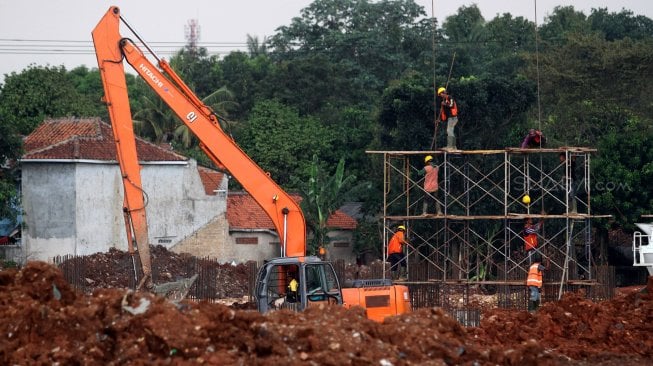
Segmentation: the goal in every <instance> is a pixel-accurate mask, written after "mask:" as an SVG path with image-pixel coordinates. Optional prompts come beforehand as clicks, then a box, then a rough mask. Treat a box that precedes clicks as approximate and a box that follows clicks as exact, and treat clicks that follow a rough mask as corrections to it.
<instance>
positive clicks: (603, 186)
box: [591, 119, 653, 230]
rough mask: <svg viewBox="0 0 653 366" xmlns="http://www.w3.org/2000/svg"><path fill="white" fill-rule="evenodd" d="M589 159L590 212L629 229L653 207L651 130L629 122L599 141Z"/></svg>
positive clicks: (652, 134)
mask: <svg viewBox="0 0 653 366" xmlns="http://www.w3.org/2000/svg"><path fill="white" fill-rule="evenodd" d="M598 148H599V155H598V156H597V157H596V158H595V159H593V160H592V180H591V181H592V187H591V188H592V211H594V212H601V213H603V214H611V215H613V219H614V222H616V223H617V224H619V225H620V226H623V227H625V228H626V229H630V230H632V229H633V228H634V226H633V223H635V222H639V221H640V218H641V215H642V214H648V213H650V210H651V207H652V206H653V195H652V192H653V128H652V127H651V126H650V125H648V126H645V125H643V124H642V123H641V121H637V120H635V119H630V120H629V121H628V122H627V123H625V125H624V128H623V129H622V130H620V131H610V132H608V133H606V134H605V135H604V136H603V137H602V138H601V140H600V141H599V146H598Z"/></svg>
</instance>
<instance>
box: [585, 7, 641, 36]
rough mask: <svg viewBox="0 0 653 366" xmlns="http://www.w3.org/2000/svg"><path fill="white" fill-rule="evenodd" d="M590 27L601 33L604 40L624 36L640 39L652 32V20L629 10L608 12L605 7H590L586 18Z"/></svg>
mask: <svg viewBox="0 0 653 366" xmlns="http://www.w3.org/2000/svg"><path fill="white" fill-rule="evenodd" d="M587 20H588V21H589V22H590V24H591V28H592V29H593V30H595V31H599V32H601V33H602V34H603V37H604V39H605V40H606V41H615V40H619V39H624V38H626V37H628V38H632V39H636V40H642V39H647V38H650V37H651V35H652V34H653V20H651V19H650V18H647V17H645V16H643V15H638V16H634V15H633V12H632V11H630V10H626V9H623V10H621V11H620V12H619V13H608V9H607V8H599V9H592V13H591V14H590V16H589V17H588V18H587Z"/></svg>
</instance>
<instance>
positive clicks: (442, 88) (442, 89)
mask: <svg viewBox="0 0 653 366" xmlns="http://www.w3.org/2000/svg"><path fill="white" fill-rule="evenodd" d="M445 90H447V89H445V88H444V87H442V86H441V87H439V88H438V95H440V94H442V92H443V91H445Z"/></svg>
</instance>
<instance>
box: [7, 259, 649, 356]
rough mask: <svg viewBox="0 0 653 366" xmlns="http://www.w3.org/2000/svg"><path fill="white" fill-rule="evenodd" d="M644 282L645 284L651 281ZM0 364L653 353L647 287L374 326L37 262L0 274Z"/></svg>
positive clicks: (320, 311)
mask: <svg viewBox="0 0 653 366" xmlns="http://www.w3.org/2000/svg"><path fill="white" fill-rule="evenodd" d="M648 287H649V290H650V291H651V292H653V282H651V283H649V286H648ZM0 304H2V306H0V318H1V319H3V320H4V321H3V322H2V323H0V339H1V341H0V363H1V364H21V365H25V364H59V365H71V364H106V365H115V364H135V365H145V364H147V365H164V364H165V365H169V364H174V365H191V364H193V365H195V364H209V365H218V364H219V365H250V364H252V365H268V364H288V365H294V364H319V365H342V364H354V365H444V364H450V365H494V364H501V365H529V364H531V365H535V364H538V365H589V364H596V365H617V364H619V365H634V364H640V365H641V364H647V363H651V361H652V360H653V351H652V350H653V347H651V339H650V335H651V334H653V324H652V323H651V319H653V301H652V299H651V295H648V294H642V293H639V292H634V293H631V294H629V295H626V296H621V297H618V298H616V299H614V300H611V301H607V302H602V303H592V302H590V301H588V300H585V299H584V298H582V297H581V296H578V295H568V296H566V297H565V298H564V299H563V300H562V301H560V302H557V303H550V304H545V305H544V306H543V307H541V308H540V310H539V311H538V312H537V313H535V314H529V313H527V312H515V311H512V312H507V311H502V310H498V309H492V310H489V311H487V312H486V313H484V314H483V320H482V322H481V326H480V327H478V328H464V327H462V326H461V325H460V324H459V323H457V322H456V321H455V320H454V319H452V318H451V317H449V316H448V315H446V314H445V313H444V312H443V311H442V310H441V309H439V308H431V309H420V310H418V311H415V312H413V313H410V314H405V315H402V316H398V317H393V318H389V319H387V320H386V321H385V322H384V323H382V324H379V323H375V322H373V321H370V320H368V319H366V318H365V315H364V311H363V310H362V309H360V308H358V309H353V310H345V309H344V308H342V307H335V306H333V307H314V308H310V309H308V310H307V311H305V312H303V313H293V312H289V311H286V310H282V311H277V312H272V313H269V314H266V315H262V314H259V313H257V312H255V311H251V310H238V309H235V308H231V307H228V306H225V305H221V304H215V303H207V302H191V301H184V302H182V303H180V304H173V303H171V302H169V301H167V300H165V299H163V298H159V297H155V296H153V295H150V294H146V293H133V292H131V291H129V290H125V289H118V288H110V289H97V290H95V291H94V292H93V293H92V294H91V295H88V294H84V293H82V292H79V291H76V290H74V289H73V288H72V287H71V286H70V285H68V283H66V281H65V280H64V278H63V276H62V273H61V271H60V270H59V269H58V268H56V267H54V266H51V265H49V264H46V263H43V262H30V263H28V264H27V265H26V266H25V267H24V268H22V269H21V270H16V269H11V270H5V271H2V272H0Z"/></svg>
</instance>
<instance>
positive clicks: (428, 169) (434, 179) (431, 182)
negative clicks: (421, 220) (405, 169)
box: [419, 155, 442, 215]
mask: <svg viewBox="0 0 653 366" xmlns="http://www.w3.org/2000/svg"><path fill="white" fill-rule="evenodd" d="M438 169H439V168H438V166H437V165H436V164H435V161H433V156H431V155H427V156H426V157H424V169H422V170H420V171H419V174H420V175H424V174H425V175H426V176H425V177H424V202H423V203H422V215H428V206H429V202H430V201H431V200H433V201H435V212H436V215H440V214H442V210H441V209H440V202H438V199H437V198H436V193H437V192H438Z"/></svg>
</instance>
